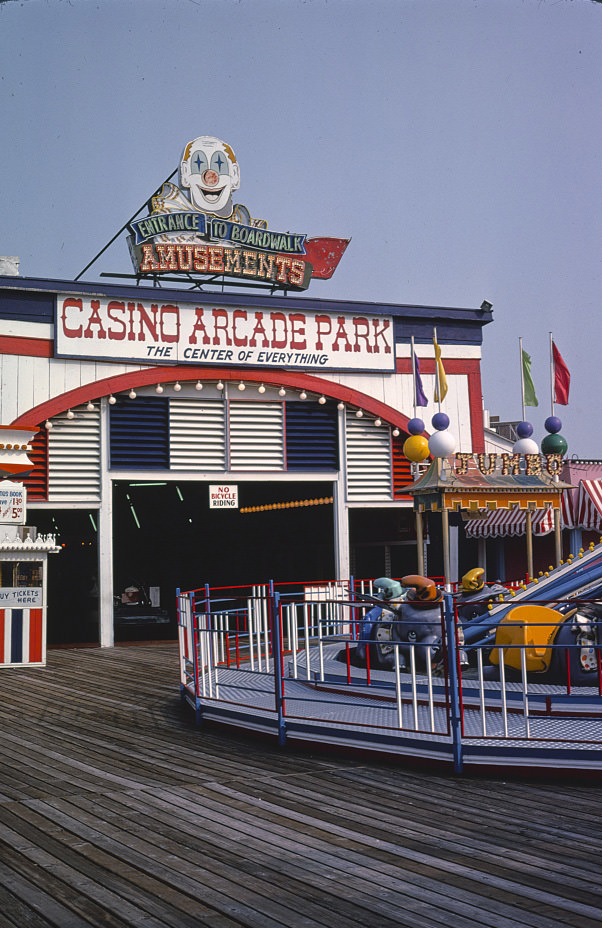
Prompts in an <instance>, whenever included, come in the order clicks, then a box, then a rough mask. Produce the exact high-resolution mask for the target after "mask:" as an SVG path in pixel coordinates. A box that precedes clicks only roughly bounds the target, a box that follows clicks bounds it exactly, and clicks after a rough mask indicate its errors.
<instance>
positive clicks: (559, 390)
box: [552, 342, 571, 406]
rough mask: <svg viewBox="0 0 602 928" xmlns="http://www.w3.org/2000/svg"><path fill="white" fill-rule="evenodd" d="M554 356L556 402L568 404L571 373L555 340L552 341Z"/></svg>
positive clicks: (563, 404) (562, 404)
mask: <svg viewBox="0 0 602 928" xmlns="http://www.w3.org/2000/svg"><path fill="white" fill-rule="evenodd" d="M552 358H553V364H554V402H555V403H558V405H559V406H567V405H568V402H569V387H570V385H571V375H570V373H569V369H568V367H567V366H566V364H565V363H564V361H563V360H562V355H561V354H560V352H559V350H558V348H557V347H556V345H555V344H554V342H552Z"/></svg>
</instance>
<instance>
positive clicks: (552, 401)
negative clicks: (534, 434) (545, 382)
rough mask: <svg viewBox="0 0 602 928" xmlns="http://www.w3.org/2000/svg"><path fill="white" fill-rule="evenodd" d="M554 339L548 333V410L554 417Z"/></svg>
mask: <svg viewBox="0 0 602 928" xmlns="http://www.w3.org/2000/svg"><path fill="white" fill-rule="evenodd" d="M553 345H554V338H553V336H552V333H551V332H550V408H551V410H552V413H551V415H554V380H555V378H554V348H553Z"/></svg>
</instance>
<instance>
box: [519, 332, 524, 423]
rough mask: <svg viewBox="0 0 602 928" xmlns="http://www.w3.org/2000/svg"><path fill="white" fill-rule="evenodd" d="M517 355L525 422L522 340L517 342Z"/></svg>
mask: <svg viewBox="0 0 602 928" xmlns="http://www.w3.org/2000/svg"><path fill="white" fill-rule="evenodd" d="M518 353H519V356H520V401H521V405H522V410H523V422H524V421H525V370H524V368H523V340H522V338H519V340H518Z"/></svg>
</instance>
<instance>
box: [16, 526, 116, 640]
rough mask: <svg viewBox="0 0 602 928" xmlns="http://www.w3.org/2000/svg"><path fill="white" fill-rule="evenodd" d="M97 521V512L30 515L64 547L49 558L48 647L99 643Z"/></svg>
mask: <svg viewBox="0 0 602 928" xmlns="http://www.w3.org/2000/svg"><path fill="white" fill-rule="evenodd" d="M97 520H98V514H97V512H96V511H95V510H87V509H55V510H53V511H50V510H48V509H30V510H29V513H28V522H29V523H30V524H31V525H35V526H36V528H37V530H38V532H39V533H43V534H47V533H49V532H50V533H52V534H54V535H55V537H56V542H57V545H60V547H61V552H60V554H50V555H49V556H48V588H47V603H48V609H47V613H46V615H47V643H48V647H53V646H54V647H56V646H60V645H64V644H97V643H98V640H99V632H98V601H99V599H98V592H99V591H98V535H97V526H98V521H97Z"/></svg>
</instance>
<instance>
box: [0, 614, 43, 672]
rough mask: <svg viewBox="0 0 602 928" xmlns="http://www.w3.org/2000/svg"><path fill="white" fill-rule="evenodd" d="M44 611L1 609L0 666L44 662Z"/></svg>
mask: <svg viewBox="0 0 602 928" xmlns="http://www.w3.org/2000/svg"><path fill="white" fill-rule="evenodd" d="M42 614H43V612H42V609H0V665H2V664H41V663H42V662H43V640H42V638H43V622H42Z"/></svg>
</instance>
